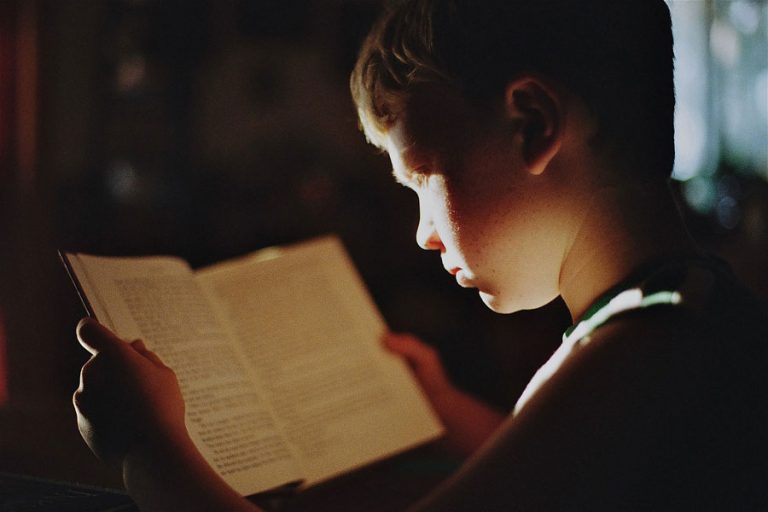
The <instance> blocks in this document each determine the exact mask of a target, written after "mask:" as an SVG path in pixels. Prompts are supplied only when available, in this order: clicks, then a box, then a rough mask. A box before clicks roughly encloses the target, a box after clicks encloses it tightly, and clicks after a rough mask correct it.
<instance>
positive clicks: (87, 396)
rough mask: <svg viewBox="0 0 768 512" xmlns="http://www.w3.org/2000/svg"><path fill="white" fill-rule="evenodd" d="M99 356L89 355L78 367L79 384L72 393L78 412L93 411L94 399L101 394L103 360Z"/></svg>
mask: <svg viewBox="0 0 768 512" xmlns="http://www.w3.org/2000/svg"><path fill="white" fill-rule="evenodd" d="M100 357H101V356H91V358H90V359H89V360H88V361H86V363H85V364H84V365H83V367H82V368H81V369H80V384H79V386H78V388H77V390H76V391H75V392H74V394H73V395H72V403H73V405H74V406H75V410H76V411H77V412H78V413H79V414H84V415H86V416H87V415H89V414H92V413H93V407H92V406H93V403H94V400H98V398H97V395H100V394H101V391H102V390H103V389H104V383H105V373H104V372H105V368H104V362H103V360H101V359H100Z"/></svg>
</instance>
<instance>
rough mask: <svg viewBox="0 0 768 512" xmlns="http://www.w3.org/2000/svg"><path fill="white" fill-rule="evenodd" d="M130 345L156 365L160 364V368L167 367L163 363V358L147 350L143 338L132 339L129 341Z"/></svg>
mask: <svg viewBox="0 0 768 512" xmlns="http://www.w3.org/2000/svg"><path fill="white" fill-rule="evenodd" d="M131 346H132V347H133V349H134V350H135V351H136V352H138V353H139V354H141V355H142V356H144V357H146V358H147V359H149V360H150V361H152V362H153V363H155V364H156V365H157V366H160V367H162V368H167V366H166V365H165V363H163V360H162V359H160V356H158V355H157V354H155V353H154V352H152V351H151V350H149V349H148V348H147V346H146V345H144V341H143V340H134V341H132V342H131Z"/></svg>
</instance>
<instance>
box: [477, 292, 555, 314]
mask: <svg viewBox="0 0 768 512" xmlns="http://www.w3.org/2000/svg"><path fill="white" fill-rule="evenodd" d="M479 294H480V298H481V299H482V300H483V302H484V303H485V305H486V306H488V309H490V310H491V311H493V312H495V313H500V314H502V315H508V314H510V313H517V312H518V311H528V310H532V309H538V308H540V307H542V306H545V305H546V304H547V303H548V302H549V301H547V300H538V301H537V300H534V298H529V299H530V300H528V301H526V300H525V298H523V297H518V298H517V300H515V299H514V298H513V297H509V296H504V295H502V294H496V293H488V292H484V291H480V292H479ZM537 298H539V299H540V297H537Z"/></svg>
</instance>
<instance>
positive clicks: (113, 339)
mask: <svg viewBox="0 0 768 512" xmlns="http://www.w3.org/2000/svg"><path fill="white" fill-rule="evenodd" d="M75 331H76V332H77V341H79V342H80V345H82V346H83V348H84V349H85V350H87V351H88V352H90V353H91V354H97V353H99V352H101V351H102V350H108V349H111V348H114V347H118V346H120V345H119V344H122V343H124V342H123V341H122V340H121V339H120V338H118V337H117V336H115V334H114V333H112V331H110V330H109V329H107V328H106V327H104V326H103V325H101V324H100V323H99V322H97V321H96V320H94V319H92V318H83V319H82V320H80V322H79V323H78V324H77V328H76V329H75Z"/></svg>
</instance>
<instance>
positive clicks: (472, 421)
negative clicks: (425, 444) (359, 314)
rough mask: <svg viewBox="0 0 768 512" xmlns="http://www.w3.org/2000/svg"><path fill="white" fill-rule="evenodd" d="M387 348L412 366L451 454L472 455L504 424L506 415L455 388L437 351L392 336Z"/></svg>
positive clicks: (404, 336)
mask: <svg viewBox="0 0 768 512" xmlns="http://www.w3.org/2000/svg"><path fill="white" fill-rule="evenodd" d="M384 346H385V347H387V348H388V349H389V350H391V351H392V352H395V353H396V354H399V355H401V356H403V358H405V360H406V362H407V363H408V365H409V366H410V368H411V371H412V372H413V374H414V376H415V377H416V380H418V382H419V384H420V385H421V388H422V389H423V390H424V393H425V394H426V395H427V398H428V399H429V401H430V403H431V404H432V408H433V409H434V411H435V413H436V414H437V415H438V416H439V417H440V420H441V421H442V422H443V425H444V426H445V429H446V433H445V438H444V443H445V447H446V448H447V449H448V450H450V451H453V452H455V453H458V454H460V455H464V456H467V455H470V454H471V453H473V452H474V451H475V450H476V449H477V448H479V447H480V445H481V444H483V442H485V440H486V439H487V438H488V437H489V436H490V435H491V434H492V433H493V432H494V431H495V430H496V428H497V427H498V426H499V425H501V423H502V421H504V415H502V414H501V413H499V412H497V411H495V410H494V409H492V408H491V407H489V406H488V405H486V404H483V403H482V402H480V401H478V400H476V399H475V398H473V397H471V396H470V395H468V394H467V393H465V392H463V391H461V390H460V389H458V388H456V387H455V386H454V385H453V384H451V381H450V380H449V378H448V375H447V374H446V372H445V369H444V367H443V364H442V362H441V361H440V356H439V354H438V353H437V351H436V350H435V349H434V348H433V347H431V346H430V345H428V344H426V343H424V342H423V341H421V340H420V339H419V338H417V337H416V336H413V335H411V334H397V333H388V334H387V335H385V337H384Z"/></svg>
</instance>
